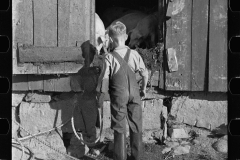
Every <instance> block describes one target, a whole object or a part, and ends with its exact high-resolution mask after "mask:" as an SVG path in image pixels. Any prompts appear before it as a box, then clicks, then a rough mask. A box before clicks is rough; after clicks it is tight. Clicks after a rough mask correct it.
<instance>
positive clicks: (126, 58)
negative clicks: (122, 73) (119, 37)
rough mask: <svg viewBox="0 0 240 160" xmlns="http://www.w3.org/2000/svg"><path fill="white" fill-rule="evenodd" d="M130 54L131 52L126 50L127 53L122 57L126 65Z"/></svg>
mask: <svg viewBox="0 0 240 160" xmlns="http://www.w3.org/2000/svg"><path fill="white" fill-rule="evenodd" d="M130 52H131V50H130V49H127V53H126V55H125V56H124V60H125V61H126V62H127V63H128V60H129V56H130Z"/></svg>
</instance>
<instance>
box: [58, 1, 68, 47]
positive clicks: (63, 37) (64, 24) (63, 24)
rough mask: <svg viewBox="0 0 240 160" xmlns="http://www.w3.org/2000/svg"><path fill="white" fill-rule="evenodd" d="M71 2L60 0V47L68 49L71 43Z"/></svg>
mask: <svg viewBox="0 0 240 160" xmlns="http://www.w3.org/2000/svg"><path fill="white" fill-rule="evenodd" d="M70 2H71V1H70V0H58V46H59V47H66V46H68V41H69V27H70V26H69V20H70Z"/></svg>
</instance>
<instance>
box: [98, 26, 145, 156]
mask: <svg viewBox="0 0 240 160" xmlns="http://www.w3.org/2000/svg"><path fill="white" fill-rule="evenodd" d="M108 34H109V37H110V40H111V41H112V42H111V46H112V47H113V48H112V49H114V50H113V52H111V53H107V54H106V55H105V56H104V59H103V67H102V71H101V74H100V77H99V82H98V87H97V91H98V92H99V93H107V92H109V95H110V100H111V120H112V121H111V128H112V129H113V130H114V151H113V152H114V154H113V159H114V160H126V159H127V153H126V122H128V124H129V127H130V146H131V159H134V160H139V159H140V155H141V152H142V149H141V148H142V107H141V98H140V95H141V97H144V96H145V94H146V86H147V81H148V71H147V69H146V67H145V65H144V63H143V60H142V58H141V56H140V55H139V54H138V52H137V51H135V50H131V49H129V47H128V46H126V45H125V41H126V40H127V37H128V35H127V34H126V26H125V25H124V24H123V23H121V22H116V23H115V24H112V25H111V26H110V27H109V33H108ZM136 72H139V73H140V76H141V77H142V86H141V89H140V94H139V85H138V83H137V80H136V75H135V73H136Z"/></svg>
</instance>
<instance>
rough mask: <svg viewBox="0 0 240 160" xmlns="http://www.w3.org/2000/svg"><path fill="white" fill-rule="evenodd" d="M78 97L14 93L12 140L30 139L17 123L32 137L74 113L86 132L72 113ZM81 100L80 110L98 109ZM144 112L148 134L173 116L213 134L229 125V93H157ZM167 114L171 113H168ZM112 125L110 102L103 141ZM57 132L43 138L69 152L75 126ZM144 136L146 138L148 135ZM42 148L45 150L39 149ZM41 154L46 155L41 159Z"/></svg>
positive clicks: (150, 95)
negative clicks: (67, 136)
mask: <svg viewBox="0 0 240 160" xmlns="http://www.w3.org/2000/svg"><path fill="white" fill-rule="evenodd" d="M74 95H75V93H63V94H60V95H58V96H54V95H53V94H50V93H38V92H34V93H28V92H14V93H13V95H12V96H13V98H12V99H13V101H12V111H13V112H12V115H13V118H12V119H13V121H12V136H13V137H15V138H16V137H18V138H20V137H26V136H27V135H28V134H27V133H26V132H25V131H24V130H23V129H21V128H19V126H18V125H17V124H16V123H15V122H14V120H15V121H17V122H18V123H20V124H21V126H23V127H24V128H25V129H27V130H28V131H29V132H31V133H32V134H36V133H39V132H42V131H46V130H49V129H52V128H53V127H56V126H59V125H61V124H62V123H66V122H67V121H68V120H69V119H70V117H71V116H72V113H74V118H75V126H76V128H77V129H78V130H84V122H83V119H82V116H81V114H78V113H79V110H78V109H79V108H78V107H77V108H76V110H75V111H74V112H72V111H73V108H74V102H75V101H74ZM78 97H79V99H78V101H79V102H78V106H83V107H85V108H89V109H90V111H91V110H92V109H91V107H93V108H94V106H95V105H96V103H95V100H94V99H91V98H86V97H81V96H80V95H78ZM95 108H96V106H95ZM142 109H143V130H144V131H152V132H154V131H156V130H162V129H163V128H164V127H166V121H165V122H163V120H164V118H165V120H167V116H169V115H172V116H173V117H174V118H175V120H176V121H177V122H179V123H184V124H187V125H191V126H195V127H200V128H205V129H209V130H213V129H215V128H216V127H218V126H220V125H222V124H227V94H226V93H201V92H184V93H174V92H171V93H166V92H165V93H161V92H159V91H157V90H153V91H152V92H151V93H148V94H147V98H146V99H145V100H144V101H142ZM166 110H168V112H167V111H166ZM95 114H96V113H95ZM85 118H86V117H85ZM89 118H93V116H89ZM88 120H89V122H90V121H91V119H88ZM110 125H111V115H110V102H109V101H105V102H104V106H103V129H104V131H103V134H104V135H103V137H105V136H106V137H109V135H108V134H109V133H110V132H111V133H112V131H111V129H110ZM164 125H165V126H164ZM57 131H58V132H55V131H54V132H51V134H44V135H41V136H40V138H41V139H43V140H44V141H47V142H48V141H49V136H50V135H51V137H52V138H51V139H52V140H51V142H50V141H49V142H48V143H51V144H53V145H54V146H55V144H57V147H58V148H62V149H61V150H62V151H63V152H66V150H65V148H64V145H63V142H62V134H63V133H66V132H68V133H73V131H72V126H71V123H70V122H67V123H66V124H65V125H64V126H63V127H61V128H59V129H58V130H57ZM165 131H166V128H165ZM127 134H129V133H127ZM144 134H146V132H145V133H144ZM150 134H151V133H150ZM111 136H112V135H111ZM52 141H53V142H52ZM25 144H26V145H28V146H29V147H32V148H33V150H34V152H36V153H37V155H38V154H39V155H38V156H39V158H47V155H49V154H50V152H49V148H48V147H45V149H44V150H43V148H44V147H43V146H42V144H41V145H40V144H39V143H38V142H35V140H33V139H29V140H28V141H26V142H25ZM18 147H19V146H18ZM39 147H40V148H41V149H39ZM55 147H56V146H55ZM39 150H41V151H39ZM13 151H14V150H13ZM15 151H16V153H13V155H14V154H17V153H18V152H19V150H16V148H15ZM40 152H42V155H41V156H40ZM53 152H54V151H53Z"/></svg>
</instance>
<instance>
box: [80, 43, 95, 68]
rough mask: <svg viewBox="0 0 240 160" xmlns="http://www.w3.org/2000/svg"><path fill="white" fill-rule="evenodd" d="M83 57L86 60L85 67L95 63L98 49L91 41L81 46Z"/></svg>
mask: <svg viewBox="0 0 240 160" xmlns="http://www.w3.org/2000/svg"><path fill="white" fill-rule="evenodd" d="M81 49H82V56H83V58H84V66H85V67H88V66H89V64H91V63H92V62H93V59H94V56H95V54H96V53H97V49H96V48H95V47H94V45H93V44H91V43H90V40H88V41H85V42H83V43H82V45H81Z"/></svg>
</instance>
